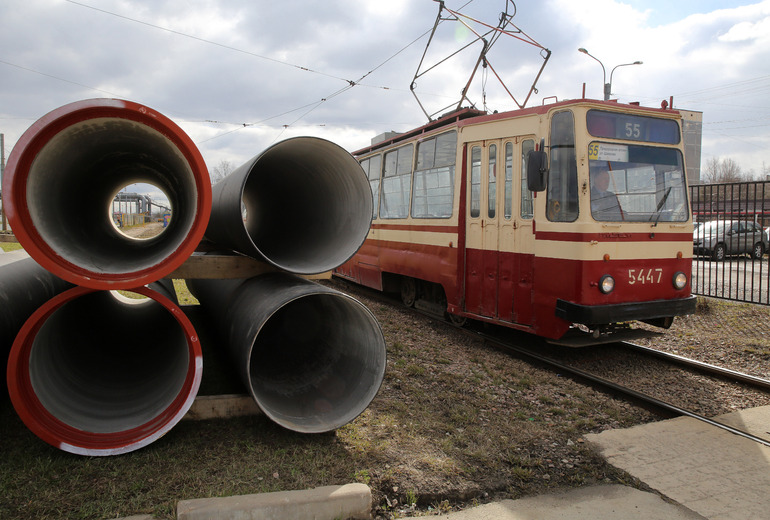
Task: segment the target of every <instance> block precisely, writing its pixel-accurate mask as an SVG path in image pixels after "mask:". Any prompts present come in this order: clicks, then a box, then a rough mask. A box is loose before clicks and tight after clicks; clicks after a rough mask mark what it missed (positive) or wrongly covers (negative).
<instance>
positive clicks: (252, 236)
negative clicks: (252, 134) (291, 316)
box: [206, 137, 372, 274]
mask: <svg viewBox="0 0 770 520" xmlns="http://www.w3.org/2000/svg"><path fill="white" fill-rule="evenodd" d="M371 221H372V193H371V189H370V188H369V181H368V180H367V178H366V175H365V174H364V171H363V170H362V169H361V167H360V166H359V164H358V162H357V161H356V160H355V159H354V158H353V156H352V155H350V154H349V153H348V152H346V151H345V150H344V149H342V148H340V147H339V146H337V145H336V144H334V143H332V142H329V141H326V140H324V139H318V138H315V137H296V138H292V139H287V140H285V141H282V142H280V143H277V144H275V145H273V146H271V147H270V148H268V149H267V150H265V151H264V152H262V153H261V154H260V155H258V156H256V157H254V158H253V159H251V160H250V161H249V162H247V163H245V164H244V165H242V166H240V167H239V168H237V169H236V170H235V171H233V172H232V173H231V174H230V175H228V176H227V177H225V178H224V179H223V180H221V181H220V182H218V183H217V184H215V185H214V188H213V202H212V208H211V220H210V221H209V226H208V229H207V230H206V238H208V239H209V240H211V241H212V242H215V243H217V244H219V245H221V246H223V247H227V248H229V249H234V250H236V251H239V252H241V253H243V254H245V255H248V256H252V257H255V258H260V259H264V260H266V261H267V262H269V263H271V264H273V265H275V266H277V267H279V268H281V269H283V270H285V271H289V272H292V273H296V274H316V273H321V272H324V271H329V270H331V269H334V268H335V267H337V266H339V265H341V264H343V263H344V262H346V261H347V260H348V259H349V258H350V257H351V256H353V254H355V252H356V251H357V250H358V248H359V247H361V244H362V243H363V241H364V240H365V239H366V235H367V234H368V233H369V227H370V225H371Z"/></svg>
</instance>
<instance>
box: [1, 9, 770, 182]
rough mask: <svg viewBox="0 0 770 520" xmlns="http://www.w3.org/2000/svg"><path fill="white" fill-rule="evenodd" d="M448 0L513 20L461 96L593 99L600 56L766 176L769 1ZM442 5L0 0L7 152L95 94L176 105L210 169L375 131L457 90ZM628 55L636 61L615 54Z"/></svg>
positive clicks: (706, 150)
mask: <svg viewBox="0 0 770 520" xmlns="http://www.w3.org/2000/svg"><path fill="white" fill-rule="evenodd" d="M445 5H446V7H447V8H449V9H451V10H453V11H455V12H459V13H461V14H463V15H465V16H468V17H472V18H473V19H475V20H478V21H480V22H484V23H486V24H489V25H492V26H494V25H496V24H497V22H498V20H499V18H500V13H501V12H503V11H506V10H507V12H508V14H509V15H511V14H513V15H514V16H513V18H512V23H513V24H515V27H517V28H518V29H519V30H521V31H522V32H521V33H517V36H519V37H518V38H516V37H514V36H511V35H501V36H500V37H499V39H497V40H496V41H495V43H494V45H493V47H492V49H491V50H490V52H489V54H488V59H489V63H490V65H491V67H490V69H493V70H494V73H496V74H497V75H498V76H499V77H500V78H501V79H502V80H503V82H504V84H505V86H506V88H507V89H508V92H510V94H509V93H508V92H506V90H505V89H504V88H502V87H501V84H500V82H498V80H497V79H496V77H495V74H494V73H493V72H491V70H490V69H487V70H486V71H484V70H481V71H479V72H478V73H477V74H476V75H475V76H474V80H473V82H472V83H471V85H470V88H469V90H468V95H467V97H468V98H469V100H470V102H472V103H473V104H474V105H475V106H476V107H477V108H486V109H487V110H490V111H493V110H498V111H505V110H512V109H515V108H517V104H522V102H523V101H524V100H526V106H535V105H540V104H543V103H544V102H545V103H548V102H552V101H554V100H563V99H573V98H579V97H581V96H582V92H583V84H585V89H586V97H589V98H596V99H601V98H602V96H603V90H602V85H603V83H604V81H605V79H604V77H603V71H602V65H603V66H604V70H605V73H606V74H605V76H606V80H609V79H610V75H612V98H613V99H618V100H619V101H620V102H634V101H638V102H640V103H641V104H642V105H644V106H653V107H659V106H660V103H661V101H662V100H664V99H665V100H669V99H671V97H672V96H673V101H674V107H675V108H684V109H688V110H695V111H700V112H702V113H703V143H702V144H703V148H702V159H701V165H702V166H705V164H706V162H707V161H708V160H710V159H714V158H716V159H720V160H723V159H726V158H730V159H733V160H734V161H735V162H737V163H738V165H739V166H740V167H741V169H742V170H743V171H744V172H752V173H754V175H755V176H756V177H760V176H761V175H762V174H763V173H768V174H770V0H765V1H762V2H757V1H751V0H744V1H741V0H723V1H715V0H677V1H676V2H672V1H670V0H667V1H665V2H664V1H661V0H627V1H625V2H623V1H616V0H591V1H590V2H589V1H587V0H541V1H534V0H520V1H518V2H515V3H514V2H512V1H511V0H472V1H470V2H468V0H446V1H445ZM438 11H439V3H438V2H436V1H434V0H389V1H387V2H383V1H381V0H281V1H280V2H277V1H275V0H220V1H216V0H186V1H185V2H181V1H179V0H177V1H174V0H78V1H73V0H2V2H0V133H2V134H4V136H5V146H4V151H5V157H6V160H7V158H8V155H9V153H10V152H11V150H12V149H13V147H14V145H15V144H16V141H17V140H18V139H19V137H20V136H21V135H22V134H23V132H24V131H25V130H27V128H29V126H30V125H32V124H33V123H34V121H36V120H37V119H38V118H40V117H42V116H43V115H45V114H46V113H47V112H49V111H51V110H54V109H56V108H58V107H60V106H62V105H65V104H67V103H71V102H74V101H79V100H83V99H89V98H101V97H114V98H121V99H127V100H131V101H134V102H137V103H141V104H144V105H146V106H148V107H151V108H153V109H155V110H157V111H159V112H161V113H162V114H164V115H166V116H167V117H169V118H171V119H172V120H173V121H174V122H175V123H176V124H178V125H179V126H180V127H181V128H182V129H183V130H184V131H185V132H186V133H187V134H188V135H189V136H190V137H191V139H192V140H193V142H194V143H195V144H196V145H197V146H198V148H199V149H200V151H201V154H202V155H203V158H204V160H205V161H206V164H207V166H208V168H209V170H213V169H214V168H215V167H218V166H221V165H222V163H223V161H227V162H229V163H230V165H232V166H233V167H237V166H240V165H241V164H243V163H245V162H246V161H248V160H249V159H250V158H252V157H254V156H255V155H257V154H259V153H260V152H261V151H263V150H264V149H265V148H267V147H269V146H270V145H272V144H274V143H276V142H279V141H281V140H284V139H286V138H289V137H294V136H301V135H311V136H317V137H322V138H324V139H328V140H330V141H332V142H335V143H337V144H339V145H340V146H342V147H343V148H345V149H347V150H349V151H354V150H357V149H360V148H363V147H365V146H368V145H369V144H370V141H371V138H372V137H374V136H375V135H377V134H380V133H382V132H385V131H396V132H404V131H407V130H409V129H411V128H415V127H417V126H420V125H423V124H425V123H426V122H427V121H428V119H427V116H426V114H425V113H424V111H423V108H424V110H425V112H427V113H428V114H434V113H438V114H440V113H443V112H442V110H443V109H445V108H446V110H443V111H448V110H449V109H451V108H453V107H454V106H456V105H457V104H458V103H459V102H460V92H461V90H462V88H463V87H464V86H465V84H466V83H467V82H468V79H469V77H470V75H471V72H472V70H473V66H474V64H475V61H476V58H477V57H478V52H479V49H480V47H479V45H480V43H479V42H475V43H473V41H474V38H475V36H474V34H473V32H472V31H471V30H469V29H468V28H466V27H465V26H463V25H462V24H460V23H458V22H457V21H445V22H442V23H441V24H440V25H439V27H438V29H437V31H436V33H435V36H434V37H433V40H432V42H431V45H430V47H428V48H427V51H426V44H427V41H428V36H429V35H430V30H431V29H432V28H433V24H434V22H435V20H436V16H437V14H438ZM514 13H515V14H514ZM442 14H443V15H444V17H445V18H450V17H451V16H452V15H451V13H449V12H448V11H444V12H443V13H442ZM463 19H464V20H466V22H467V24H468V25H470V28H471V29H472V30H475V31H477V32H485V31H486V30H487V29H486V28H485V27H484V26H483V25H480V24H478V23H477V22H473V21H471V20H470V19H467V18H463ZM513 28H514V27H512V26H509V29H513ZM525 35H526V36H528V37H529V38H530V39H531V40H532V41H534V42H537V43H538V44H539V45H540V46H541V47H542V48H545V49H548V50H550V51H551V57H550V59H549V61H548V63H547V64H546V66H545V68H544V69H543V71H542V74H541V75H540V77H539V78H538V79H537V84H536V91H534V92H533V93H532V94H531V95H530V96H529V98H528V99H527V97H528V93H529V91H530V87H531V86H532V84H533V82H534V81H535V78H536V76H537V73H538V71H539V69H540V67H541V66H542V64H543V58H542V56H543V53H544V51H543V50H542V49H541V48H540V47H537V46H535V45H533V44H532V43H529V42H528V41H524V40H526V39H527V38H525ZM468 44H471V45H470V46H468V47H466V48H465V50H463V51H461V52H459V53H457V54H454V56H453V57H451V58H450V59H448V60H446V61H443V62H442V60H443V59H444V58H446V57H447V56H450V55H452V54H453V53H455V52H456V51H458V50H460V49H461V48H463V47H465V46H466V45H468ZM581 47H582V48H585V49H587V50H588V52H589V53H590V54H591V55H592V56H594V57H595V58H596V59H597V60H599V61H600V62H601V64H602V65H600V63H599V62H597V61H595V60H594V59H592V58H591V57H589V56H587V55H585V54H582V53H580V52H578V48H581ZM423 54H424V60H423V62H422V63H423V65H422V67H421V69H420V71H421V72H422V71H423V70H425V69H428V68H430V67H432V66H433V65H435V64H437V63H439V62H441V63H440V64H438V65H436V67H435V68H431V70H429V71H428V72H425V73H424V75H421V76H420V77H419V78H418V79H417V80H416V82H415V92H416V93H417V99H415V96H414V95H413V94H412V92H411V91H410V84H412V82H413V80H414V77H415V74H416V72H417V71H418V65H419V64H420V61H421V58H422V57H423ZM634 61H642V62H643V64H641V65H633V66H631V65H629V66H625V64H627V63H632V62H634ZM618 65H624V66H622V67H619V68H615V67H616V66H618ZM418 99H419V103H418ZM421 104H422V107H423V108H421V106H420V105H421ZM468 104H469V102H468V101H465V102H464V103H463V106H466V105H468ZM763 178H764V177H763ZM147 193H149V192H147ZM151 196H152V194H151Z"/></svg>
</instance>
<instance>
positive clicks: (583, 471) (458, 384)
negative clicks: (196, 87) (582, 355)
mask: <svg viewBox="0 0 770 520" xmlns="http://www.w3.org/2000/svg"><path fill="white" fill-rule="evenodd" d="M175 286H176V289H177V292H178V295H179V298H180V300H181V303H182V304H183V305H188V307H186V312H187V313H188V315H189V316H190V318H191V320H192V321H193V323H194V324H195V325H196V330H197V332H198V333H199V335H200V338H201V345H202V346H203V349H204V375H203V381H202V383H201V390H200V394H201V395H216V394H223V393H238V392H243V389H242V387H241V386H240V385H241V384H240V382H239V380H238V378H237V377H236V376H235V374H234V373H233V370H232V369H231V368H230V367H229V365H228V363H227V362H226V359H225V358H224V357H223V353H222V352H221V349H220V348H219V346H218V344H217V341H218V340H217V338H216V337H215V335H214V334H212V331H211V330H209V328H207V327H205V326H199V324H200V323H201V322H202V321H204V320H205V316H203V315H202V311H201V310H200V307H198V306H189V305H190V304H191V303H194V299H193V297H192V295H190V294H189V291H187V289H186V285H184V282H183V281H180V280H175ZM362 301H363V302H364V303H367V302H366V300H362ZM368 306H369V308H370V309H372V310H373V311H374V312H375V314H376V315H377V318H378V320H379V322H380V324H381V326H382V329H383V333H384V334H385V338H386V342H387V345H388V366H387V372H386V378H385V381H384V382H383V385H382V387H381V389H380V391H379V394H378V395H377V397H376V398H375V399H374V401H373V402H372V403H371V405H370V406H369V408H368V409H367V410H365V411H364V412H363V413H362V414H361V415H360V416H359V417H358V418H357V419H356V420H354V421H352V422H351V423H349V424H347V425H345V426H343V427H342V428H340V429H338V430H337V431H336V432H334V433H330V434H321V435H300V434H296V433H293V432H290V431H287V430H284V429H281V428H280V427H278V426H276V425H274V424H273V423H272V422H271V421H270V420H268V419H267V418H266V417H264V416H254V417H242V418H233V419H227V420H209V421H201V422H190V421H182V422H181V423H179V424H178V425H177V426H176V427H175V428H174V429H173V430H172V431H171V432H169V433H168V434H166V435H165V436H164V437H163V438H161V439H159V440H158V441H156V442H154V443H152V444H151V445H149V446H147V447H146V448H143V449H141V450H138V451H135V452H132V453H128V454H125V455H121V456H116V457H104V458H102V457H79V456H75V455H71V454H68V453H65V452H63V451H60V450H58V449H56V448H54V447H52V446H49V445H47V444H45V443H44V442H42V441H41V440H39V439H38V438H37V437H35V436H34V435H33V434H32V433H30V432H29V431H28V430H27V429H26V427H25V426H24V425H23V423H22V422H21V420H20V419H19V418H18V417H17V415H16V414H15V412H14V410H13V407H12V406H11V404H10V402H9V401H8V399H7V398H6V397H4V396H3V395H2V394H0V439H2V442H0V518H2V519H4V520H16V519H27V518H37V519H49V518H50V519H53V518H73V519H104V518H115V517H122V516H129V515H135V514H152V515H154V516H156V517H158V518H161V519H170V518H174V516H175V506H176V502H177V501H178V500H184V499H190V498H204V497H212V496H230V495H238V494H249V493H261V492H269V491H278V490H291V489H306V488H313V487H318V486H324V485H333V484H344V483H348V482H363V483H366V484H368V485H369V486H370V487H371V488H372V491H373V496H374V502H375V504H376V505H378V506H379V507H381V508H382V510H390V511H392V512H394V513H396V514H399V513H398V511H397V509H398V507H397V504H400V505H403V504H407V505H410V504H412V503H417V504H418V505H419V506H420V507H423V508H431V509H432V510H433V511H436V510H441V511H448V510H449V509H451V507H452V505H453V504H457V503H460V502H467V501H471V500H474V499H476V498H480V497H482V496H484V494H485V493H487V494H488V496H489V497H494V496H497V495H503V496H507V497H519V496H523V495H526V494H532V493H538V492H542V491H544V490H545V489H549V488H554V487H560V486H566V485H576V483H584V482H591V481H603V480H604V479H606V478H609V479H614V480H618V479H619V478H620V476H618V474H617V472H616V471H615V470H613V469H612V468H610V467H609V466H608V465H607V464H606V463H605V462H604V461H602V460H601V459H599V458H598V457H596V456H595V455H594V454H593V453H592V452H591V451H590V449H589V448H588V447H586V445H585V444H583V443H582V442H581V441H580V438H581V436H582V435H583V434H584V433H585V432H587V431H589V430H590V429H593V428H596V427H599V426H601V425H603V424H607V423H609V422H612V423H614V424H621V425H623V424H626V425H629V424H635V423H638V422H641V421H645V420H649V419H650V416H649V415H648V414H647V413H646V412H643V411H635V410H628V408H627V407H625V406H624V405H623V403H621V402H616V401H614V400H612V399H608V398H607V397H606V396H603V395H600V394H597V393H596V392H593V391H592V390H590V389H586V388H585V387H583V386H582V385H580V384H578V383H575V382H573V381H571V380H569V379H566V378H557V377H555V376H554V375H553V374H550V373H549V372H545V371H543V370H540V369H538V368H536V367H533V366H531V365H528V364H527V363H524V362H521V361H518V360H515V359H512V358H510V357H509V356H507V355H505V354H502V353H500V352H497V351H495V350H492V349H491V348H488V347H486V346H485V345H484V344H483V343H482V342H481V341H478V340H475V339H469V338H467V337H465V336H459V335H457V333H456V332H454V331H451V330H449V329H444V328H443V327H438V326H437V327H431V326H430V325H426V323H424V322H422V320H423V318H420V317H417V318H414V317H412V316H411V315H407V314H406V313H403V312H402V311H401V310H394V309H393V308H391V307H389V306H382V305H380V304H371V303H368ZM405 323H408V327H409V329H410V330H411V331H412V333H411V334H407V333H405V327H404V324H405ZM414 332H421V333H422V335H417V334H414ZM561 417H573V418H580V419H579V420H578V421H567V420H563V419H559V418H561ZM563 460H569V461H570V462H569V465H568V466H567V465H565V464H563V463H562V462H561V461H563ZM388 504H390V505H388Z"/></svg>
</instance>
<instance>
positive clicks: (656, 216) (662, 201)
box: [650, 186, 673, 227]
mask: <svg viewBox="0 0 770 520" xmlns="http://www.w3.org/2000/svg"><path fill="white" fill-rule="evenodd" d="M671 188H673V186H669V187H668V189H667V190H666V194H665V195H663V198H662V199H660V202H658V207H657V208H655V214H654V215H652V216H651V217H650V220H652V217H655V223H654V224H653V225H652V227H655V226H657V225H658V220H660V215H661V213H660V210H661V208H663V205H664V204H665V203H666V199H668V195H669V193H671Z"/></svg>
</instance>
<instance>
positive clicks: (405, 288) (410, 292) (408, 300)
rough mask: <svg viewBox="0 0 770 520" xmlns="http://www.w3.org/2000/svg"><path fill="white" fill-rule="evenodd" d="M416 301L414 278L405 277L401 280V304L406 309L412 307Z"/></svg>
mask: <svg viewBox="0 0 770 520" xmlns="http://www.w3.org/2000/svg"><path fill="white" fill-rule="evenodd" d="M416 299H417V282H415V280H414V278H409V277H408V276H405V277H403V278H402V279H401V302H402V303H403V304H404V305H406V306H407V307H414V301H415V300H416Z"/></svg>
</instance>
